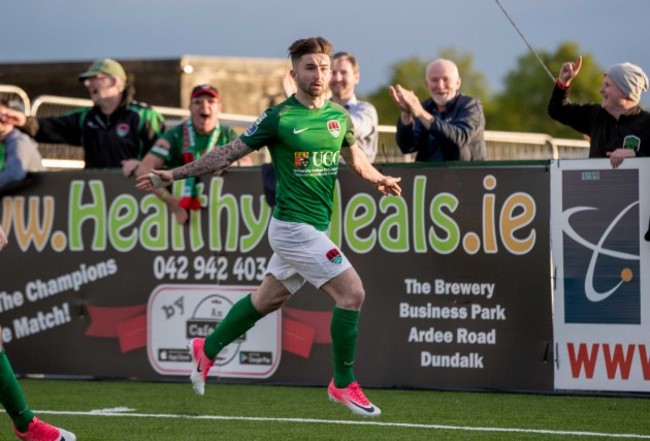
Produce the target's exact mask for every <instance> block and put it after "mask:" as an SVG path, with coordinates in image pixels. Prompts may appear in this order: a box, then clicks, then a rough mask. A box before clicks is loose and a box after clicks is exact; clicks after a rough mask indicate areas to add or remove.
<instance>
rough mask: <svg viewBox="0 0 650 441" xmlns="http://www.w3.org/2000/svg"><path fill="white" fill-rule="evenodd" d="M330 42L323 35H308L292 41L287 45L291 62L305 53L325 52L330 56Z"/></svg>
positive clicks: (331, 50)
mask: <svg viewBox="0 0 650 441" xmlns="http://www.w3.org/2000/svg"><path fill="white" fill-rule="evenodd" d="M332 52H333V49H332V44H331V43H330V42H329V41H327V40H326V39H324V38H323V37H310V38H303V39H300V40H296V41H294V42H293V43H292V44H291V46H289V57H290V58H291V62H292V63H295V62H297V61H298V60H299V59H300V57H302V56H303V55H306V54H325V55H327V56H328V57H330V58H331V57H332Z"/></svg>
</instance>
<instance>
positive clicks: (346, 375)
mask: <svg viewBox="0 0 650 441" xmlns="http://www.w3.org/2000/svg"><path fill="white" fill-rule="evenodd" d="M360 314H361V311H350V310H348V309H341V308H337V307H334V311H333V313H332V323H331V324H330V332H331V334H332V351H333V353H334V385H335V386H336V387H339V388H341V387H347V386H348V385H349V384H350V383H353V382H354V355H355V353H356V352H357V334H358V329H357V323H358V322H359V315H360Z"/></svg>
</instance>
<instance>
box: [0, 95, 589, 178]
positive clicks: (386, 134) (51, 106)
mask: <svg viewBox="0 0 650 441" xmlns="http://www.w3.org/2000/svg"><path fill="white" fill-rule="evenodd" d="M2 87H11V86H0V92H2V91H3V90H4V89H3V88H2ZM25 98H26V95H25ZM21 99H22V98H21ZM92 105H93V103H92V101H91V100H89V99H80V98H67V97H60V96H53V95H42V96H39V97H37V98H36V99H34V102H33V104H32V105H31V115H32V116H36V117H47V116H55V115H61V114H63V113H65V112H69V111H71V110H74V109H77V108H79V107H89V106H92ZM154 107H155V109H156V110H158V111H159V112H160V113H161V114H162V115H163V116H164V118H165V124H166V125H167V127H172V126H174V125H176V124H179V123H180V122H181V121H182V120H183V119H185V118H187V117H188V116H189V110H187V109H180V108H175V107H162V106H154ZM25 108H26V109H28V108H29V100H27V103H26V107H25ZM27 113H29V112H27ZM256 118H257V116H250V115H237V114H229V113H223V114H221V116H220V120H221V122H222V123H223V124H226V125H229V126H231V127H233V128H234V129H235V131H236V132H237V133H242V132H243V131H244V130H246V128H247V127H248V126H249V125H250V124H251V123H252V122H253V121H254V120H255V119H256ZM378 129H379V152H378V154H377V158H376V160H375V162H377V163H403V162H412V161H413V158H414V155H413V154H410V155H404V154H403V153H402V152H401V151H400V150H399V148H398V147H397V144H396V143H395V126H386V125H380V126H379V128H378ZM485 140H486V144H487V158H486V159H487V160H490V161H507V160H543V159H575V158H586V157H588V153H589V142H588V141H586V140H574V139H558V138H553V137H551V136H549V135H546V134H541V133H522V132H501V131H490V130H488V131H486V132H485ZM39 148H40V150H41V154H42V155H43V158H44V161H45V166H46V167H48V168H50V169H62V168H82V167H83V149H81V148H78V147H72V146H69V145H61V144H40V145H39ZM268 160H269V155H268V154H267V152H266V149H262V150H260V151H259V152H256V153H255V154H254V155H253V164H255V165H258V164H261V163H264V162H268Z"/></svg>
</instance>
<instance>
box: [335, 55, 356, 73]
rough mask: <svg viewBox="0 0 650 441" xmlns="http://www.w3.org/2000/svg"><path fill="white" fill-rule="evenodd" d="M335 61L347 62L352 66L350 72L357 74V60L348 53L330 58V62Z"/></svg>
mask: <svg viewBox="0 0 650 441" xmlns="http://www.w3.org/2000/svg"><path fill="white" fill-rule="evenodd" d="M337 60H347V61H348V62H349V63H350V65H351V66H352V70H353V71H354V73H355V74H356V73H359V63H358V62H357V59H356V57H355V56H354V55H352V54H351V53H350V52H337V53H335V54H334V56H332V61H337Z"/></svg>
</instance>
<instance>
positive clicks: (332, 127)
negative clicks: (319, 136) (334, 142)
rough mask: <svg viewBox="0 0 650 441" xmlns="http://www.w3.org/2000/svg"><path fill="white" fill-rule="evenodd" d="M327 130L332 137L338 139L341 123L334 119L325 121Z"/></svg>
mask: <svg viewBox="0 0 650 441" xmlns="http://www.w3.org/2000/svg"><path fill="white" fill-rule="evenodd" d="M327 130H329V132H330V134H331V135H332V136H333V137H335V138H338V136H339V135H340V134H341V123H340V122H338V121H337V120H335V119H332V120H330V121H327Z"/></svg>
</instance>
